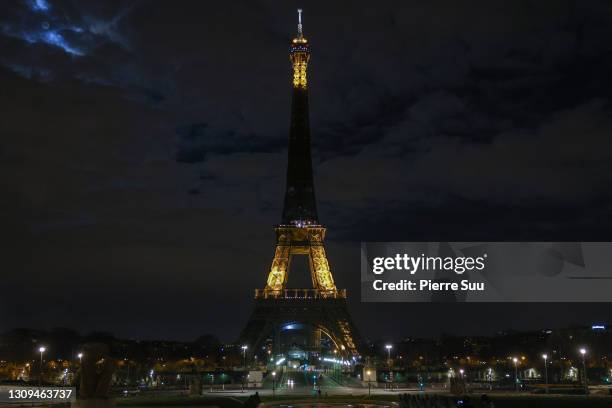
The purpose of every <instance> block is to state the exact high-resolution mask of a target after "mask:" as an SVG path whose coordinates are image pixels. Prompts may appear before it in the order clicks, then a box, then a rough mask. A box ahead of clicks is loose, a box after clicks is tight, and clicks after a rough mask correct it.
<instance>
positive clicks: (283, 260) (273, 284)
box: [266, 240, 291, 293]
mask: <svg viewBox="0 0 612 408" xmlns="http://www.w3.org/2000/svg"><path fill="white" fill-rule="evenodd" d="M290 262H291V246H290V245H288V244H287V243H285V242H282V241H280V240H279V242H277V244H276V250H275V251H274V259H273V260H272V266H271V267H270V273H269V274H268V281H267V283H266V290H268V291H273V292H275V293H280V292H281V291H282V290H283V289H284V288H285V286H286V284H287V279H288V278H289V273H288V272H289V263H290Z"/></svg>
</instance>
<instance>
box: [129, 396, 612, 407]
mask: <svg viewBox="0 0 612 408" xmlns="http://www.w3.org/2000/svg"><path fill="white" fill-rule="evenodd" d="M490 397H491V399H492V400H493V401H494V403H495V407H496V408H510V407H512V408H531V407H534V408H570V407H578V408H580V407H588V408H591V407H592V408H612V397H610V396H581V395H576V396H573V395H517V396H514V395H490ZM246 398H247V397H246V396H244V397H243V396H240V397H206V396H205V397H185V396H177V397H157V398H146V397H143V398H129V399H118V400H117V406H119V407H160V408H161V407H175V406H216V407H219V408H242V403H243V402H244V401H245V400H246ZM470 398H471V399H472V401H473V404H474V406H475V407H479V406H480V404H479V398H480V395H477V394H475V395H471V396H470ZM261 400H262V402H264V403H265V405H266V406H268V407H274V406H281V405H282V406H286V405H288V404H289V403H290V404H291V405H292V406H309V407H313V406H318V407H325V406H330V405H334V406H342V405H345V406H348V405H351V406H355V405H365V406H397V404H398V402H399V399H398V398H397V397H396V396H386V395H373V396H371V397H368V396H347V395H338V396H329V397H318V398H315V397H309V396H303V397H302V396H295V395H285V396H277V397H268V396H263V397H261Z"/></svg>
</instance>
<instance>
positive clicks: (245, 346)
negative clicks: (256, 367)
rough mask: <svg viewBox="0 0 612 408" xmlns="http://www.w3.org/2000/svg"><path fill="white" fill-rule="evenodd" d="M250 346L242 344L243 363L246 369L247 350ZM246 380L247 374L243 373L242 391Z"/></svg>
mask: <svg viewBox="0 0 612 408" xmlns="http://www.w3.org/2000/svg"><path fill="white" fill-rule="evenodd" d="M247 348H248V346H247V345H244V346H242V365H243V367H244V369H245V371H246V351H247ZM245 380H246V374H243V376H242V391H244V382H245Z"/></svg>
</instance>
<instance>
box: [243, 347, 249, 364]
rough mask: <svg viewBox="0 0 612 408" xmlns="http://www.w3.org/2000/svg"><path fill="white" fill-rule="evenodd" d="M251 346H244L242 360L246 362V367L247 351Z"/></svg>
mask: <svg viewBox="0 0 612 408" xmlns="http://www.w3.org/2000/svg"><path fill="white" fill-rule="evenodd" d="M248 348H249V346H246V345H245V346H242V362H243V364H244V368H246V351H247V349H248Z"/></svg>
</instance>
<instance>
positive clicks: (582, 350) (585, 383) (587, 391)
mask: <svg viewBox="0 0 612 408" xmlns="http://www.w3.org/2000/svg"><path fill="white" fill-rule="evenodd" d="M586 352H587V351H586V349H585V348H584V347H583V348H581V349H580V354H581V355H582V376H583V385H584V392H585V393H587V394H588V393H589V384H588V380H587V373H586Z"/></svg>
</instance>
